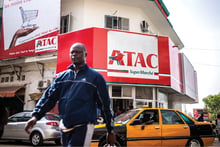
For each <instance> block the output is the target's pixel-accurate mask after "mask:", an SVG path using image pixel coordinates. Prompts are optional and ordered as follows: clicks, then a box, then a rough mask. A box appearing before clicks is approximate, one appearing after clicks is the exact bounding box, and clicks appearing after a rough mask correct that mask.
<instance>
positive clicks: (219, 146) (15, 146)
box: [0, 138, 220, 147]
mask: <svg viewBox="0 0 220 147" xmlns="http://www.w3.org/2000/svg"><path fill="white" fill-rule="evenodd" d="M0 146H2V147H27V146H32V145H31V144H30V143H29V142H15V141H7V140H0ZM43 146H55V147H56V146H57V145H56V144H55V143H54V142H52V141H47V142H45V143H44V145H43ZM57 147H58V146H57ZM59 147H60V146H59ZM209 147H220V142H219V141H218V139H217V138H215V142H214V144H213V146H209Z"/></svg>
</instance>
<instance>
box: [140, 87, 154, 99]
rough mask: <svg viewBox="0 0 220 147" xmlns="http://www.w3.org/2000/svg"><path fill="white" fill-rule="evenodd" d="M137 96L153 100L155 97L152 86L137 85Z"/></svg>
mask: <svg viewBox="0 0 220 147" xmlns="http://www.w3.org/2000/svg"><path fill="white" fill-rule="evenodd" d="M136 98H137V99H149V100H152V99H153V94H152V88H148V87H136Z"/></svg>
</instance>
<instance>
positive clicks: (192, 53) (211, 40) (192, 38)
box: [163, 0, 220, 108]
mask: <svg viewBox="0 0 220 147" xmlns="http://www.w3.org/2000/svg"><path fill="white" fill-rule="evenodd" d="M163 2H164V4H165V5H166V7H167V9H168V11H169V12H170V15H169V17H168V19H169V20H170V22H171V24H172V25H173V28H174V30H175V31H176V33H177V35H178V36H179V38H180V39H181V41H182V42H183V44H184V48H183V49H182V50H181V52H183V53H184V54H185V55H186V56H187V58H188V59H189V61H190V62H191V63H192V65H193V67H194V70H196V71H197V80H198V96H199V103H198V104H193V105H190V106H192V107H193V108H203V107H204V103H203V102H202V99H203V98H205V97H207V96H209V95H216V94H219V93H220V58H219V56H220V16H219V15H220V7H219V6H220V0H163Z"/></svg>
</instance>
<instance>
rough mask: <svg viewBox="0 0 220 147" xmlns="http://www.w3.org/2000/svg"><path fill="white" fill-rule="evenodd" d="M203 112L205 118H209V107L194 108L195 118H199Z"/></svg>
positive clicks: (206, 119)
mask: <svg viewBox="0 0 220 147" xmlns="http://www.w3.org/2000/svg"><path fill="white" fill-rule="evenodd" d="M201 114H203V120H205V121H208V120H209V111H208V109H193V115H194V119H195V120H198V118H199V117H200V116H201Z"/></svg>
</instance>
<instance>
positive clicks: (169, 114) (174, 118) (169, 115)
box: [161, 110, 184, 124]
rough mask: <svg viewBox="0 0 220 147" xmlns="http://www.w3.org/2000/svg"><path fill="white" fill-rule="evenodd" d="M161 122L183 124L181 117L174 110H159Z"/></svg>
mask: <svg viewBox="0 0 220 147" xmlns="http://www.w3.org/2000/svg"><path fill="white" fill-rule="evenodd" d="M161 114H162V120H163V124H184V122H183V121H182V119H181V118H180V117H179V116H178V115H177V114H176V112H174V111H170V110H161Z"/></svg>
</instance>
